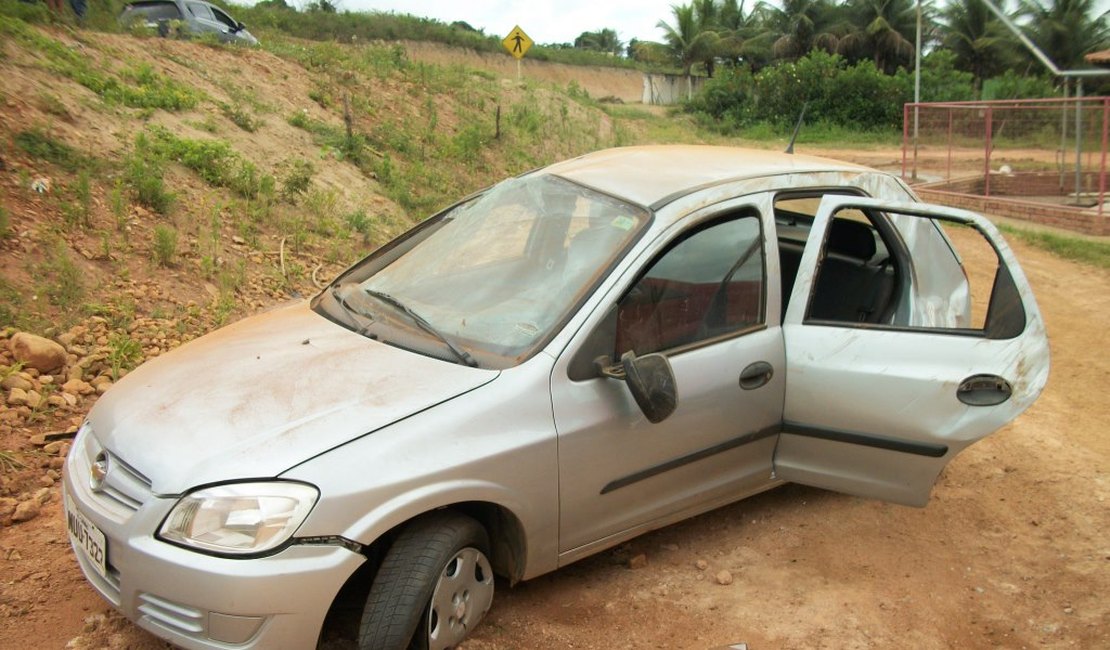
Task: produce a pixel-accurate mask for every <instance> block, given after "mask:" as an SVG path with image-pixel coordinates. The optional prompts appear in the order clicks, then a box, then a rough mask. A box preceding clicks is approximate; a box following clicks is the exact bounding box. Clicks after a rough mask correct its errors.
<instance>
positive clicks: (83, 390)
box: [62, 377, 96, 395]
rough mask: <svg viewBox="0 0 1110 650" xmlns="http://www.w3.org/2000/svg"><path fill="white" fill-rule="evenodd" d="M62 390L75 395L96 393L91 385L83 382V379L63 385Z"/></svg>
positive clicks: (71, 380) (73, 380)
mask: <svg viewBox="0 0 1110 650" xmlns="http://www.w3.org/2000/svg"><path fill="white" fill-rule="evenodd" d="M62 390H64V391H65V392H67V393H70V394H73V395H90V394H92V393H95V392H96V389H95V388H93V387H92V385H91V384H89V383H87V382H84V381H81V378H80V377H78V378H76V379H70V380H69V381H67V382H66V383H64V384H62Z"/></svg>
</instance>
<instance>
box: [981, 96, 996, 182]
mask: <svg viewBox="0 0 1110 650" xmlns="http://www.w3.org/2000/svg"><path fill="white" fill-rule="evenodd" d="M983 120H984V122H985V124H986V127H987V128H986V133H985V134H984V135H985V136H986V137H985V138H984V140H986V145H987V150H986V152H985V155H984V156H983V158H984V159H985V160H984V163H983V196H986V197H989V196H990V195H991V147H992V145H991V135H992V132H993V131H994V109H993V108H991V107H990V106H988V107H987V111H986V115H984V116H983Z"/></svg>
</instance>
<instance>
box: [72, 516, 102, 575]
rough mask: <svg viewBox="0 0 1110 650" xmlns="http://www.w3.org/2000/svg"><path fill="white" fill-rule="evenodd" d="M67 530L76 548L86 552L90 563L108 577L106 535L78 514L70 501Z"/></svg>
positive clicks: (98, 571)
mask: <svg viewBox="0 0 1110 650" xmlns="http://www.w3.org/2000/svg"><path fill="white" fill-rule="evenodd" d="M66 528H68V529H69V539H70V541H71V542H73V546H74V548H77V549H81V550H82V551H84V553H85V556H86V557H88V559H89V563H90V564H92V565H93V568H94V569H96V572H97V573H99V574H100V575H101V576H102V577H107V574H108V563H107V558H106V555H107V551H108V544H107V542H106V541H105V539H104V533H102V532H100V529H99V528H97V527H96V525H95V524H93V523H92V522H91V521H89V520H88V518H87V517H85V515H83V514H81V513H80V512H78V510H77V509H76V508H75V507H74V506H73V504H72V503H70V502H69V500H68V499H67V500H66Z"/></svg>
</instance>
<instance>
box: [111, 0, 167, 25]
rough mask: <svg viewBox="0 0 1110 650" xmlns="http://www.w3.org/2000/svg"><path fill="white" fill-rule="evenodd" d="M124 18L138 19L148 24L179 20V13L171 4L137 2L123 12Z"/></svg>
mask: <svg viewBox="0 0 1110 650" xmlns="http://www.w3.org/2000/svg"><path fill="white" fill-rule="evenodd" d="M124 16H125V17H131V16H134V17H139V16H141V17H142V18H143V19H145V20H148V21H150V22H157V21H159V20H180V19H181V11H180V10H178V8H177V5H176V4H175V3H173V2H138V3H135V4H133V5H130V6H128V7H127V8H126V9H125V10H124Z"/></svg>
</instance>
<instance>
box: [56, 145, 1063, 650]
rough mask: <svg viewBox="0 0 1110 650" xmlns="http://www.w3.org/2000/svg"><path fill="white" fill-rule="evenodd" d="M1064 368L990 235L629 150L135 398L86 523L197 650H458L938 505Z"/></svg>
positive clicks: (200, 358)
mask: <svg viewBox="0 0 1110 650" xmlns="http://www.w3.org/2000/svg"><path fill="white" fill-rule="evenodd" d="M1048 366H1049V355H1048V345H1047V340H1046V336H1045V330H1044V325H1043V322H1042V320H1041V315H1040V313H1039V311H1038V309H1037V305H1036V302H1035V301H1034V299H1033V295H1032V293H1031V292H1030V289H1029V285H1028V283H1027V281H1026V279H1025V276H1024V275H1023V274H1022V271H1021V269H1020V268H1019V266H1018V264H1017V261H1016V260H1015V259H1014V256H1013V254H1012V253H1011V251H1010V249H1009V248H1008V247H1007V245H1006V244H1005V242H1003V240H1002V239H1001V237H1000V236H999V234H998V232H997V230H996V229H995V228H994V227H993V226H992V225H991V224H990V223H989V222H988V221H986V220H985V219H983V218H981V217H979V216H977V215H974V214H971V213H968V212H965V211H961V210H955V209H948V208H939V207H934V206H929V205H924V204H922V203H919V202H917V201H916V199H915V197H914V195H913V194H912V192H911V191H910V190H909V189H908V188H907V187H906V186H905V185H904V184H903V183H902V182H901V181H900V180H899V179H897V178H896V177H894V176H891V175H889V174H886V173H881V172H877V171H874V170H870V169H866V168H863V167H857V166H854V165H849V164H845V163H840V162H836V161H831V160H824V159H820V158H812V157H805V156H800V155H785V154H776V153H770V152H766V151H749V150H743V149H731V148H717V147H697V146H673V147H670V146H668V147H643V148H621V149H613V150H608V151H601V152H598V153H594V154H590V155H587V156H583V157H580V158H576V159H573V160H569V161H566V162H562V163H558V164H555V165H552V166H550V167H547V168H545V169H541V170H538V171H534V172H531V173H528V174H524V175H522V176H519V177H517V178H513V179H510V180H507V181H504V182H502V183H500V184H498V185H495V186H493V187H491V188H489V189H487V190H485V191H482V192H479V193H477V194H475V195H474V196H471V197H468V198H466V199H464V200H462V201H461V202H459V203H458V204H456V205H454V206H452V207H450V208H448V209H446V210H444V211H443V212H441V213H440V214H437V215H435V216H433V217H432V218H430V219H428V220H426V221H424V222H423V223H421V224H420V225H418V226H416V227H415V228H413V229H412V230H411V231H409V232H408V233H406V234H404V235H402V236H401V237H398V238H397V239H396V240H394V241H392V242H390V243H388V244H386V245H385V246H383V247H381V248H380V249H378V250H377V251H375V252H373V253H372V254H371V255H369V256H368V257H367V258H366V259H364V260H362V261H361V262H359V263H357V264H355V265H354V266H353V267H351V268H350V269H348V270H347V271H345V272H344V273H343V274H342V275H340V276H339V277H338V278H337V279H336V280H335V281H334V282H332V283H331V284H330V285H329V286H328V287H327V288H326V289H325V290H324V291H322V292H321V293H320V294H319V295H317V296H316V297H315V298H313V299H312V300H310V301H307V302H300V303H297V304H292V305H289V306H285V307H283V308H280V309H277V310H274V311H271V312H269V313H265V314H262V315H258V316H254V317H252V318H247V319H245V320H242V321H240V322H238V323H236V324H234V325H231V326H229V327H226V328H223V329H221V330H219V331H216V332H214V333H211V334H209V335H207V336H204V337H202V338H200V339H198V340H196V341H194V342H192V343H189V344H188V345H185V346H182V347H181V348H179V349H177V350H174V351H173V352H170V353H168V354H165V355H162V356H161V357H159V358H157V359H155V360H152V361H150V362H148V363H146V364H144V365H143V366H141V367H140V368H138V369H137V370H136V371H134V372H133V373H131V374H129V375H128V376H126V377H125V378H124V379H123V380H122V381H120V382H119V383H118V384H117V385H116V386H115V387H114V388H112V389H111V390H110V391H108V393H107V394H106V395H104V397H102V398H101V399H100V401H99V402H98V403H97V404H96V405H95V407H94V408H93V409H92V411H91V412H90V414H89V417H88V419H87V421H86V422H85V424H84V425H83V426H82V427H81V430H80V432H79V434H78V436H77V439H76V441H75V443H74V446H73V449H72V452H71V453H70V456H69V459H68V462H67V463H66V469H65V484H64V495H65V513H66V522H67V526H68V529H69V533H70V538H71V541H72V544H73V547H74V550H75V554H76V557H77V560H78V562H79V563H80V565H81V568H82V570H83V571H84V573H85V575H86V577H87V578H88V580H89V582H91V583H92V585H93V586H94V587H95V588H96V590H97V591H99V592H100V593H101V594H102V595H103V596H104V597H105V598H106V599H108V600H109V601H110V602H111V603H112V604H113V605H114V606H115V607H117V608H118V609H119V610H120V611H121V612H123V613H124V614H125V615H126V616H127V617H128V618H130V619H131V620H133V621H135V622H136V623H137V624H138V625H140V626H141V627H143V628H145V629H147V630H150V631H151V632H153V633H154V634H156V635H158V636H160V637H163V638H165V639H167V640H169V641H171V642H173V643H175V644H177V645H179V646H182V647H185V648H223V649H227V648H311V647H314V646H315V645H316V644H317V643H318V642H319V640H320V639H321V635H322V631H323V630H324V628H325V625H324V623H325V621H326V620H327V621H328V622H329V623H328V624H329V626H330V625H331V622H332V621H334V620H339V619H341V618H342V617H340V616H338V613H339V612H341V611H344V610H349V609H351V608H354V610H355V611H356V613H360V614H359V615H357V616H355V617H353V618H352V619H351V620H352V626H351V629H350V635H351V636H353V637H357V641H358V645H359V647H360V648H363V649H367V648H390V649H394V650H397V649H404V648H409V647H416V648H450V647H453V646H455V645H457V644H458V643H459V642H460V641H461V640H462V639H463V638H464V636H465V635H466V634H467V633H468V632H469V631H470V630H472V629H473V628H474V626H475V625H477V624H478V622H479V621H480V620H481V619H482V617H483V615H484V614H485V613H486V612H487V611H488V610H489V608H490V605H491V603H492V601H493V595H494V585H495V581H494V576H495V575H496V576H500V577H501V578H502V579H503V580H502V581H501V582H499V583H498V584H508V585H511V584H513V583H516V582H519V581H521V580H527V579H529V578H533V577H535V576H538V575H541V574H543V573H546V572H548V571H554V570H556V569H558V568H559V567H562V566H565V565H567V564H569V563H571V562H574V561H576V560H579V559H581V558H583V557H586V556H588V555H590V554H592V553H596V552H598V551H600V550H602V549H605V548H609V547H611V546H613V545H615V544H619V543H621V542H623V541H625V540H628V539H629V538H632V537H635V536H636V535H640V534H642V533H644V532H647V531H650V530H652V529H656V528H659V527H661V526H665V525H668V524H670V523H672V522H676V521H679V520H681V519H684V518H687V517H690V516H692V515H695V514H698V513H701V512H705V511H707V510H710V509H712V508H716V507H719V506H721V505H723V504H726V503H729V502H732V501H736V500H738V499H741V498H744V497H746V496H749V495H752V494H755V493H758V492H762V491H764V490H767V489H769V488H772V487H775V486H777V485H781V484H782V483H784V482H787V481H790V482H796V483H802V484H806V485H811V486H817V487H821V488H826V489H830V490H838V491H841V492H846V493H849V494H854V495H860V496H865V497H874V498H877V499H883V500H886V501H892V502H895V503H901V504H908V505H914V506H923V505H925V503H926V501H927V500H928V498H929V493H930V490H931V488H932V485H933V483H934V481H935V480H936V477H937V475H938V473H939V472H940V471H941V470H942V469H943V468H944V466H945V465H946V464H947V463H948V462H949V461H950V460H952V458H953V457H955V455H956V454H958V453H959V452H960V451H961V450H963V449H964V448H966V447H967V446H968V445H970V444H972V443H973V442H975V441H976V440H979V439H981V438H983V437H984V436H986V435H988V434H989V433H991V432H992V431H995V430H996V429H998V428H999V427H1001V426H1003V425H1004V424H1006V423H1007V422H1009V421H1010V420H1012V419H1013V418H1015V417H1016V416H1017V415H1018V414H1020V413H1021V412H1022V411H1023V410H1024V409H1026V408H1027V407H1028V406H1029V405H1030V404H1032V403H1033V401H1034V400H1035V399H1036V398H1037V396H1038V394H1039V393H1040V392H1041V389H1042V388H1043V387H1044V385H1045V381H1046V379H1047V376H1048ZM355 628H357V629H355ZM329 632H330V630H329Z"/></svg>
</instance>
